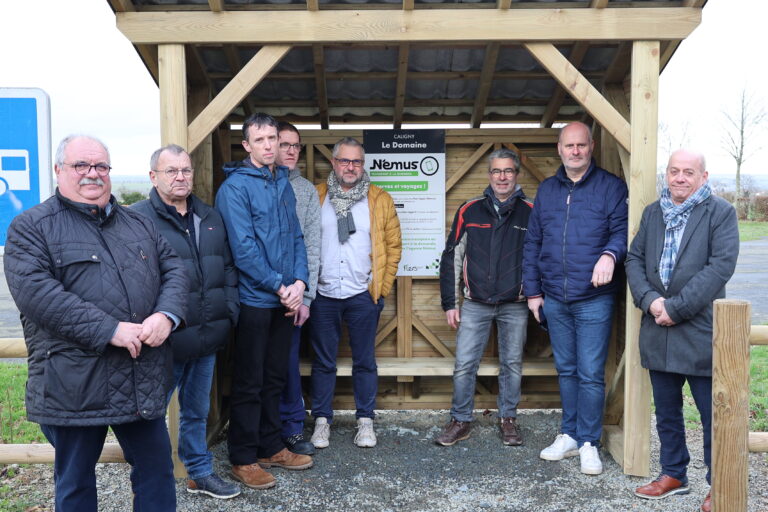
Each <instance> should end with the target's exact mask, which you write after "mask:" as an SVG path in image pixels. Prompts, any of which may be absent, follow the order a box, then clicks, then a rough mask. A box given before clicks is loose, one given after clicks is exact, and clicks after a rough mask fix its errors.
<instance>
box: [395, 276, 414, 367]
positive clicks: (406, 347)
mask: <svg viewBox="0 0 768 512" xmlns="http://www.w3.org/2000/svg"><path fill="white" fill-rule="evenodd" d="M412 315H413V278H412V277H410V276H398V277H397V357H405V358H410V357H413V322H412V321H411V318H412ZM397 381H398V382H413V377H400V378H398V379H397Z"/></svg>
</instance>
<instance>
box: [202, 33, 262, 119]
mask: <svg viewBox="0 0 768 512" xmlns="http://www.w3.org/2000/svg"><path fill="white" fill-rule="evenodd" d="M224 56H225V57H226V58H227V65H228V66H229V69H231V70H232V76H233V77H234V76H237V74H238V73H239V72H240V70H241V69H242V68H243V66H242V64H240V55H239V54H238V53H237V47H235V46H234V45H226V46H224ZM211 90H213V89H211ZM243 110H244V111H245V115H246V117H247V116H250V115H251V114H253V113H254V112H256V108H255V107H254V106H253V101H252V100H251V95H250V93H249V94H246V95H245V101H243Z"/></svg>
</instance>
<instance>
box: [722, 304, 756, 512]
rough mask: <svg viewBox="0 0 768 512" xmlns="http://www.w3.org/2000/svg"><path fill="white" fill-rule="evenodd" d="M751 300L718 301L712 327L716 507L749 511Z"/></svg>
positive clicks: (739, 511)
mask: <svg viewBox="0 0 768 512" xmlns="http://www.w3.org/2000/svg"><path fill="white" fill-rule="evenodd" d="M751 316H752V312H751V307H750V305H749V302H747V301H743V300H726V299H720V300H716V301H715V304H714V325H713V329H712V510H714V511H716V512H718V511H720V512H722V511H725V510H727V511H728V512H745V511H746V510H747V477H748V475H749V450H748V444H747V442H748V437H749V328H750V325H749V324H750V318H751Z"/></svg>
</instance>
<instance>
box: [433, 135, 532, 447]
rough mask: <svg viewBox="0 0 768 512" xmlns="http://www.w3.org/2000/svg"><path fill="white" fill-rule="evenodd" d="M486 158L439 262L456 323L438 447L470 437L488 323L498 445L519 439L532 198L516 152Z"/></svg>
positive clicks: (445, 301)
mask: <svg viewBox="0 0 768 512" xmlns="http://www.w3.org/2000/svg"><path fill="white" fill-rule="evenodd" d="M488 164H489V168H488V181H489V185H488V187H487V188H486V189H485V192H484V193H483V195H482V196H480V197H476V198H474V199H470V200H469V201H467V202H465V203H464V204H462V205H461V206H460V207H459V209H458V211H457V212H456V215H455V217H454V219H453V225H452V226H451V232H450V234H449V235H448V240H447V241H446V244H445V250H444V251H443V256H442V258H441V260H440V295H441V299H442V306H443V310H444V311H445V316H446V319H447V321H448V325H449V326H451V328H453V329H458V332H457V333H456V363H455V367H454V370H453V401H452V404H451V420H450V422H449V423H448V425H446V427H445V428H444V429H443V431H442V432H441V433H440V435H439V436H438V437H437V438H436V439H435V442H436V443H437V444H439V445H442V446H452V445H454V444H456V443H457V442H458V441H462V440H464V439H467V438H469V433H470V425H471V422H472V419H473V418H472V410H473V408H474V402H475V400H474V398H475V382H476V379H477V369H478V367H479V366H480V359H481V357H482V356H483V352H484V351H485V346H486V344H487V343H488V335H489V334H490V329H491V324H492V323H493V322H494V321H495V322H496V326H497V328H498V338H499V396H498V406H499V413H498V414H499V425H500V428H501V440H502V443H503V444H504V445H511V446H519V445H521V444H523V438H522V436H521V434H520V430H519V427H518V425H517V404H518V402H520V380H521V376H522V366H523V346H524V345H525V338H526V336H525V332H526V328H527V326H528V306H527V304H526V300H525V296H524V295H523V290H522V272H521V265H522V259H523V242H524V241H525V230H526V227H527V226H528V217H529V216H530V214H531V207H532V204H531V202H530V201H528V200H527V199H526V197H525V194H523V190H522V188H521V187H520V185H518V184H517V176H518V174H519V173H520V158H519V157H518V156H517V153H515V152H514V151H511V150H509V149H498V150H496V151H494V152H493V153H491V155H490V156H489V157H488ZM462 296H463V298H464V302H463V304H461V305H460V304H459V300H460V297H462Z"/></svg>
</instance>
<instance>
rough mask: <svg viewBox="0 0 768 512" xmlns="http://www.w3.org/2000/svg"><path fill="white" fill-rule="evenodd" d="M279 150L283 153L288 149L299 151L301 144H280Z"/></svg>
mask: <svg viewBox="0 0 768 512" xmlns="http://www.w3.org/2000/svg"><path fill="white" fill-rule="evenodd" d="M280 149H282V150H283V151H288V150H289V149H293V150H295V151H301V143H299V142H297V143H296V144H291V143H290V142H281V143H280Z"/></svg>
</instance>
